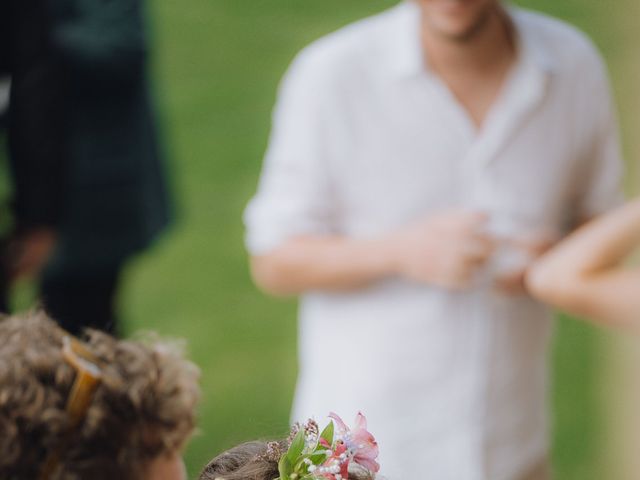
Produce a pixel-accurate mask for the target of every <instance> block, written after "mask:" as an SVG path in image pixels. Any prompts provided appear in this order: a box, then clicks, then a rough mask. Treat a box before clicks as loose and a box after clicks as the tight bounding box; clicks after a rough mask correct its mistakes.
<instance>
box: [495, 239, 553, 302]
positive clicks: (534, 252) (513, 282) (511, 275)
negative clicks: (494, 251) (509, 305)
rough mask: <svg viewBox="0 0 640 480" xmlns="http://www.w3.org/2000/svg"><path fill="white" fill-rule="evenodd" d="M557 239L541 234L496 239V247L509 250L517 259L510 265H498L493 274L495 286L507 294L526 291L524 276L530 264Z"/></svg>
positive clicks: (519, 293)
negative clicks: (529, 236) (528, 236)
mask: <svg viewBox="0 0 640 480" xmlns="http://www.w3.org/2000/svg"><path fill="white" fill-rule="evenodd" d="M557 241H558V238H557V236H555V235H551V234H541V235H538V236H534V237H531V238H510V239H502V240H498V241H497V242H498V247H497V248H498V249H504V250H507V251H511V254H512V256H516V257H518V259H519V260H518V261H517V262H515V264H514V265H511V267H504V266H503V267H502V268H501V267H499V266H498V269H497V271H496V272H495V275H494V282H495V286H496V288H497V289H498V290H500V291H502V292H503V293H506V294H508V295H521V294H524V293H526V287H525V278H526V275H527V271H528V270H529V268H530V267H531V265H532V264H533V263H534V262H535V261H536V260H537V259H538V258H539V257H541V256H542V255H544V254H545V253H546V252H547V251H548V250H549V249H550V248H551V247H553V246H554V245H555V244H556V243H557Z"/></svg>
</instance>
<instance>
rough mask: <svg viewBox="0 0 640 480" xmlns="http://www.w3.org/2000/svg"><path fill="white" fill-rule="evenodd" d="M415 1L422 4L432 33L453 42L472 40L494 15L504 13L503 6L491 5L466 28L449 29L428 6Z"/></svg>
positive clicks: (425, 23) (424, 18)
mask: <svg viewBox="0 0 640 480" xmlns="http://www.w3.org/2000/svg"><path fill="white" fill-rule="evenodd" d="M413 1H415V2H416V3H418V4H419V5H420V7H421V10H422V17H423V24H424V26H425V27H426V28H427V29H429V30H430V32H431V34H433V35H434V36H437V37H440V38H441V39H442V40H446V41H448V42H451V43H458V44H465V43H469V42H472V41H473V40H474V39H475V38H476V37H478V36H479V35H480V34H481V33H482V32H483V31H484V30H485V29H486V28H487V26H488V25H489V24H490V23H491V19H492V18H493V17H494V15H498V16H502V14H503V12H502V7H501V6H500V5H490V6H487V7H486V8H484V9H482V10H481V11H479V12H478V13H477V15H476V17H475V18H474V19H473V21H472V22H471V23H470V24H469V25H468V26H467V27H466V28H464V29H462V30H460V31H449V30H447V29H446V28H444V27H442V26H441V25H440V24H439V22H437V21H436V20H435V19H434V18H432V16H431V15H430V14H429V11H428V7H426V6H424V5H422V4H421V1H420V0H413Z"/></svg>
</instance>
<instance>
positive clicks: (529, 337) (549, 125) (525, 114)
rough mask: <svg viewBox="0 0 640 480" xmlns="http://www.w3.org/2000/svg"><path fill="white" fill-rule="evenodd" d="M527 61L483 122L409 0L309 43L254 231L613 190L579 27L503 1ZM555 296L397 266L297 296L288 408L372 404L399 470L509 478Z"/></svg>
mask: <svg viewBox="0 0 640 480" xmlns="http://www.w3.org/2000/svg"><path fill="white" fill-rule="evenodd" d="M510 15H511V17H512V19H513V22H514V26H515V29H516V32H517V38H518V46H519V56H518V58H519V60H518V62H517V65H516V66H514V68H513V70H512V72H511V74H510V77H509V79H508V81H507V82H506V85H505V86H504V88H503V91H502V93H501V96H500V98H499V99H498V100H497V102H496V103H495V105H494V107H493V108H492V111H491V112H490V114H489V116H488V118H487V119H486V121H485V124H484V126H483V128H482V129H481V131H477V129H476V128H475V127H474V125H473V123H472V122H471V120H470V119H469V116H468V115H467V113H466V112H465V111H464V109H463V108H462V107H461V106H460V104H459V103H458V102H457V101H456V100H455V98H454V97H453V95H452V94H451V93H450V91H449V90H448V89H447V88H446V87H445V86H444V85H443V83H442V82H441V80H439V78H438V77H437V76H436V75H435V74H434V73H433V72H431V71H430V70H429V67H428V66H427V65H425V62H424V61H423V53H422V50H421V45H420V31H419V29H420V13H419V10H418V7H417V6H415V5H414V4H412V3H409V2H405V3H402V4H400V5H398V6H397V7H395V8H393V9H391V10H389V11H386V12H384V13H382V14H379V15H377V16H374V17H372V18H368V19H365V20H363V21H360V22H358V23H356V24H353V25H351V26H348V27H346V28H344V29H342V30H340V31H338V32H336V33H333V34H331V35H329V36H328V37H325V38H323V39H321V40H320V41H318V42H316V43H314V44H312V45H311V46H310V47H307V48H306V49H305V50H304V51H303V52H302V53H300V55H299V56H298V57H297V58H296V60H295V61H294V62H293V65H292V66H291V68H290V70H289V72H288V74H287V75H286V77H285V80H284V82H283V84H282V87H281V90H280V94H279V98H278V102H277V108H276V110H275V114H274V120H273V131H272V137H271V141H270V146H269V149H268V153H267V155H266V160H265V165H264V170H263V174H262V179H261V182H260V185H259V191H258V193H257V194H256V196H255V197H254V198H253V200H252V201H251V202H250V204H249V206H248V208H247V211H246V212H245V221H246V225H247V244H248V249H249V251H250V252H251V253H252V254H253V255H260V254H264V253H266V252H268V251H270V250H271V249H273V248H275V247H277V246H278V245H280V244H281V243H282V242H284V241H285V240H287V239H288V238H291V237H294V236H296V235H301V234H305V235H309V234H312V235H326V234H339V235H345V236H349V237H359V238H363V237H372V236H376V235H379V234H382V233H384V232H389V231H391V230H393V229H395V228H397V227H398V226H400V225H404V224H406V223H407V222H411V221H415V220H417V219H420V218H422V217H424V216H426V215H428V214H429V213H432V212H438V211H441V210H443V209H448V208H451V207H454V206H458V207H464V208H468V209H470V210H482V211H486V212H488V213H489V214H490V215H492V219H493V221H495V223H496V225H501V227H499V228H500V229H502V230H503V232H502V233H516V234H517V233H522V232H523V231H527V230H539V229H541V228H547V229H549V228H550V229H554V230H558V231H560V230H563V229H566V227H567V226H568V225H569V224H570V223H571V222H572V221H574V220H576V219H578V218H584V217H588V216H592V215H594V214H596V213H599V212H601V211H603V210H606V209H608V208H609V207H611V206H612V205H613V204H614V203H616V202H617V201H618V199H619V195H620V192H619V179H620V171H621V162H620V158H619V148H618V140H617V131H616V125H615V120H614V115H613V113H612V107H611V99H610V92H609V87H608V81H607V75H606V71H605V68H604V66H603V63H602V61H601V59H600V57H599V56H598V54H597V53H596V52H595V50H594V48H593V47H592V45H591V44H590V43H589V41H588V40H587V39H586V38H585V37H584V36H583V35H582V34H581V33H579V32H577V31H576V30H575V29H573V28H572V27H569V26H567V25H565V24H563V23H561V22H559V21H556V20H553V19H550V18H547V17H544V16H542V15H539V14H534V13H531V12H526V11H523V10H519V9H513V10H510ZM551 330H552V320H551V316H550V312H549V311H548V310H547V309H546V308H545V307H543V306H542V305H540V304H538V303H536V302H535V301H533V300H532V299H530V298H528V297H526V296H524V295H523V296H506V295H503V294H500V293H497V292H496V291H495V290H494V289H492V288H491V287H490V286H488V285H484V284H479V285H478V286H476V288H474V289H472V290H470V291H467V292H460V293H452V292H450V291H447V290H443V289H438V288H435V287H432V286H429V285H424V284H418V283H412V282H410V281H407V280H403V279H398V278H390V279H388V280H385V281H381V282H379V283H377V284H375V285H373V286H371V287H369V288H365V289H362V290H360V291H357V292H349V293H329V292H309V293H308V294H306V295H304V296H303V298H302V299H301V306H300V331H299V352H300V354H299V357H300V371H299V379H298V386H297V392H296V398H295V405H294V411H293V417H294V419H296V420H305V419H306V418H308V417H309V416H315V417H316V418H318V419H320V418H323V417H324V415H326V414H327V413H328V412H329V411H336V412H338V413H339V414H340V415H343V416H347V417H349V416H351V415H352V414H355V413H356V412H357V411H358V410H362V412H363V413H364V414H365V415H366V416H367V417H368V419H369V426H370V430H371V431H372V432H373V433H374V434H375V435H376V437H377V439H378V442H379V444H380V451H381V456H380V460H381V463H382V466H383V471H384V472H385V475H387V476H388V477H389V478H391V479H395V480H402V479H408V478H420V479H425V480H428V479H435V480H513V479H517V478H518V477H519V476H521V475H523V474H525V473H526V472H527V470H528V469H530V468H532V467H533V465H534V464H535V463H537V462H540V461H541V460H543V459H544V458H545V455H546V453H547V447H548V428H547V420H548V418H547V412H546V410H547V409H546V394H547V388H546V386H547V377H548V375H547V374H548V372H547V346H548V344H549V340H550V335H551Z"/></svg>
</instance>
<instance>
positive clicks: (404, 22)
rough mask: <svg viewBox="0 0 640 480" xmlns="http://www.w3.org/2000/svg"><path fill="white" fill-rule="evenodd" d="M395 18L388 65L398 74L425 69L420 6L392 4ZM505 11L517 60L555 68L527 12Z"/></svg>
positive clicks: (407, 0) (407, 2) (550, 70)
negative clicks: (515, 45) (512, 31)
mask: <svg viewBox="0 0 640 480" xmlns="http://www.w3.org/2000/svg"><path fill="white" fill-rule="evenodd" d="M395 9H396V18H395V24H394V28H393V37H392V38H393V39H392V41H391V42H390V44H389V45H390V51H389V55H390V60H391V68H392V71H393V73H394V74H395V75H397V76H398V77H410V76H413V75H418V74H420V73H424V72H426V71H428V69H429V67H428V65H427V64H426V63H425V61H424V52H423V49H422V44H421V41H420V38H421V35H420V29H421V27H422V26H421V20H420V7H419V6H418V5H417V4H416V3H415V2H414V1H412V0H404V1H403V2H402V3H401V4H400V5H398V6H397V7H395ZM507 14H508V15H509V17H510V18H511V21H512V22H513V26H514V28H515V35H516V42H517V45H518V50H519V56H520V58H519V61H525V62H526V63H529V62H531V63H533V64H535V66H537V67H538V68H539V69H540V70H542V71H543V72H544V73H553V71H554V70H555V68H556V62H555V61H554V58H553V55H552V52H550V51H549V48H548V47H547V46H546V45H544V44H543V43H542V42H541V41H540V39H539V38H536V36H535V33H534V32H533V31H532V28H531V25H530V21H529V19H528V15H530V14H529V13H528V12H525V11H523V10H521V9H519V8H516V7H511V6H509V7H507Z"/></svg>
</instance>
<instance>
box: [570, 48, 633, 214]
mask: <svg viewBox="0 0 640 480" xmlns="http://www.w3.org/2000/svg"><path fill="white" fill-rule="evenodd" d="M592 61H593V63H592V65H593V67H592V68H591V71H590V72H589V74H588V75H586V78H585V81H586V82H587V85H588V87H587V89H586V92H587V98H586V101H587V102H589V103H590V104H591V106H590V109H591V112H592V113H591V115H592V116H591V122H590V128H589V130H588V131H587V135H588V138H587V140H586V141H585V142H584V145H585V146H586V151H585V154H584V155H585V157H586V158H585V159H584V166H585V170H584V175H582V178H581V179H580V182H581V188H580V196H579V199H578V212H577V216H578V218H577V220H578V221H584V220H585V219H589V218H592V217H594V216H597V215H600V214H602V213H604V212H606V211H608V210H611V209H612V208H614V207H616V206H618V205H619V204H620V203H621V202H622V201H623V200H624V194H623V190H622V176H623V173H624V162H623V159H622V152H621V147H620V136H619V130H618V121H617V118H616V112H615V107H614V101H613V98H612V94H611V88H610V84H609V79H608V75H607V70H606V66H605V65H604V62H603V61H602V59H601V58H600V57H599V56H598V55H597V54H595V52H594V58H593V59H592Z"/></svg>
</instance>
